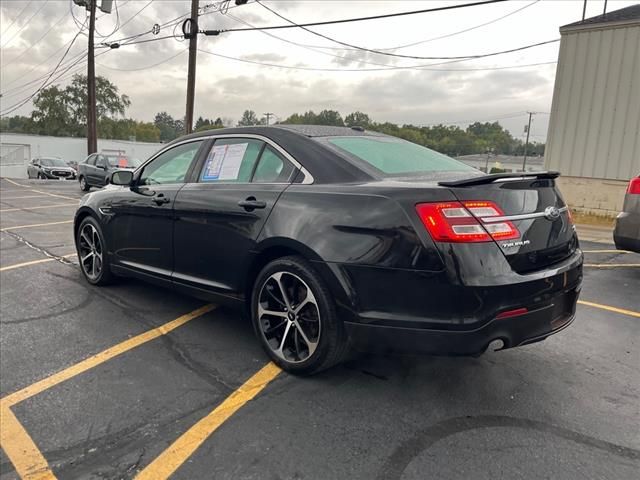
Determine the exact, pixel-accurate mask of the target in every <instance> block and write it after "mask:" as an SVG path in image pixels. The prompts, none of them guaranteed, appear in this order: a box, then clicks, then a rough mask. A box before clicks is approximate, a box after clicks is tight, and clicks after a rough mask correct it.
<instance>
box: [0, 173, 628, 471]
mask: <svg viewBox="0 0 640 480" xmlns="http://www.w3.org/2000/svg"><path fill="white" fill-rule="evenodd" d="M81 194H82V192H80V190H79V187H78V185H77V183H76V182H56V181H50V182H44V181H35V180H33V181H28V180H16V181H9V180H7V179H2V181H1V182H0V204H1V207H0V215H1V217H0V229H1V230H2V231H1V233H0V253H1V255H0V287H1V288H0V307H1V318H0V323H1V324H0V329H1V330H0V398H1V400H0V413H1V414H2V422H1V423H0V444H1V446H2V451H1V453H0V478H1V479H12V478H20V477H23V478H60V479H66V478H83V479H84V478H114V479H116V478H118V479H119V478H134V477H136V476H138V477H139V478H153V479H155V478H166V477H168V476H171V475H172V478H176V479H194V478H216V479H226V478H229V479H231V478H233V479H237V478H260V479H303V478H309V479H334V478H335V479H338V478H367V479H400V478H401V479H413V478H447V479H463V478H476V479H478V478H532V479H533V478H536V479H537V478H554V479H556V478H576V479H578V478H580V479H584V478H594V479H595V478H608V479H609V478H620V479H627V478H637V473H638V469H640V265H638V264H640V255H637V254H633V253H625V252H619V251H615V250H614V247H613V245H609V244H600V243H591V242H583V243H582V248H583V249H584V250H585V252H586V253H585V255H586V264H587V266H586V267H585V280H584V286H583V290H582V293H581V296H580V300H581V304H580V305H579V306H578V313H577V318H576V320H575V322H574V324H573V325H572V326H571V327H570V328H568V329H566V330H565V331H563V332H561V333H559V334H558V335H556V336H554V337H551V338H550V339H548V340H546V341H545V342H542V343H538V344H533V345H529V346H526V347H521V348H518V349H513V350H507V351H504V352H491V353H487V354H485V355H483V356H482V357H480V358H444V357H383V356H372V355H358V356H356V357H354V358H353V359H351V360H349V361H348V362H347V363H345V364H344V365H342V366H339V367H336V368H334V369H332V370H329V371H326V372H323V373H322V374H320V375H317V376H314V377H312V378H296V377H293V376H290V375H287V374H284V373H281V372H278V370H277V369H276V368H275V367H274V366H273V365H270V364H268V362H267V357H266V356H265V355H264V354H263V352H262V351H261V349H260V347H259V344H258V342H257V341H256V340H255V339H254V337H253V332H252V330H251V326H250V324H249V323H248V322H247V321H244V320H242V319H241V318H240V316H239V315H238V313H237V312H234V311H231V310H226V309H223V308H218V307H216V306H215V305H205V304H203V303H202V302H201V301H199V300H196V299H192V298H189V297H184V296H181V295H178V294H175V293H173V292H172V291H170V290H165V289H160V288H157V287H154V286H150V285H147V284H144V283H142V282H138V281H134V280H123V281H122V282H120V283H118V284H116V285H114V286H110V287H105V288H95V287H91V286H89V285H88V284H87V283H86V282H85V281H84V279H83V278H82V275H81V273H80V271H79V269H78V266H77V260H76V258H75V256H74V245H73V235H72V231H71V229H72V223H71V222H72V218H73V213H74V211H75V208H76V205H77V203H78V199H79V198H80V197H81ZM634 472H635V473H634Z"/></svg>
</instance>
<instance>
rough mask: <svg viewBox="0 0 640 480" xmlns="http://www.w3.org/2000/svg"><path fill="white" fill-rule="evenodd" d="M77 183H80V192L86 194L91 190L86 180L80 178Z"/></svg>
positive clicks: (82, 177)
mask: <svg viewBox="0 0 640 480" xmlns="http://www.w3.org/2000/svg"><path fill="white" fill-rule="evenodd" d="M78 181H79V182H80V190H82V191H83V192H88V191H89V190H90V189H91V185H89V183H88V182H87V179H86V178H84V176H80V178H79V179H78Z"/></svg>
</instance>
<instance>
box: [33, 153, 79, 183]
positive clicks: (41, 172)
mask: <svg viewBox="0 0 640 480" xmlns="http://www.w3.org/2000/svg"><path fill="white" fill-rule="evenodd" d="M27 177H28V178H39V179H41V180H50V179H55V180H75V178H76V170H75V169H74V168H71V167H70V166H69V165H67V163H66V162H65V161H64V160H62V159H61V158H58V157H40V158H34V159H33V160H31V163H30V164H29V165H28V166H27Z"/></svg>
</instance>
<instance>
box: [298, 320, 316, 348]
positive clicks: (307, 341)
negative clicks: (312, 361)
mask: <svg viewBox="0 0 640 480" xmlns="http://www.w3.org/2000/svg"><path fill="white" fill-rule="evenodd" d="M293 323H294V325H295V326H296V331H297V332H299V333H300V336H301V337H302V340H304V343H306V344H307V348H308V349H309V356H310V355H312V354H313V352H314V351H315V350H316V347H317V346H318V342H317V341H315V342H312V341H311V340H309V338H308V337H307V334H306V333H304V330H302V327H301V326H300V323H298V322H297V321H294V322H293Z"/></svg>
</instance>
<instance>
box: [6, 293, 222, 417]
mask: <svg viewBox="0 0 640 480" xmlns="http://www.w3.org/2000/svg"><path fill="white" fill-rule="evenodd" d="M214 308H216V305H213V304H208V305H205V306H203V307H200V308H198V309H196V310H194V311H192V312H190V313H187V314H186V315H182V316H181V317H178V318H176V319H175V320H172V321H170V322H168V323H165V324H164V325H161V326H159V327H157V328H154V329H152V330H148V331H146V332H144V333H141V334H140V335H136V336H135V337H132V338H130V339H128V340H125V341H124V342H122V343H119V344H117V345H114V346H113V347H111V348H107V349H106V350H103V351H102V352H100V353H97V354H95V355H93V356H91V357H89V358H87V359H85V360H83V361H81V362H79V363H76V364H75V365H72V366H70V367H69V368H66V369H64V370H61V371H59V372H58V373H54V374H53V375H51V376H49V377H47V378H44V379H42V380H40V381H38V382H36V383H34V384H33V385H30V386H28V387H26V388H23V389H22V390H18V391H17V392H14V393H12V394H10V395H7V396H6V397H4V398H2V399H1V400H0V406H9V407H10V406H12V405H15V404H16V403H18V402H22V401H23V400H26V399H27V398H30V397H33V396H34V395H37V394H38V393H40V392H43V391H45V390H47V389H48V388H51V387H53V386H54V385H57V384H59V383H61V382H64V381H65V380H69V379H70V378H72V377H75V376H76V375H79V374H81V373H83V372H86V371H87V370H89V369H91V368H94V367H96V366H98V365H100V364H101V363H104V362H106V361H107V360H110V359H112V358H114V357H117V356H118V355H121V354H122V353H124V352H127V351H129V350H131V349H132V348H135V347H139V346H140V345H142V344H143V343H146V342H148V341H150V340H153V339H154V338H158V337H160V336H162V335H166V334H167V333H169V332H171V331H173V330H175V329H176V328H178V327H180V326H182V325H184V324H185V323H187V322H189V321H191V320H193V319H194V318H197V317H200V316H202V315H204V314H205V313H208V312H210V311H212V310H213V309H214Z"/></svg>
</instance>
